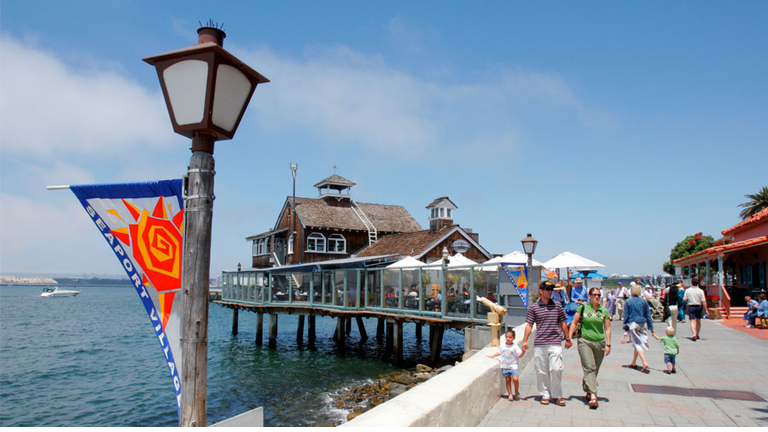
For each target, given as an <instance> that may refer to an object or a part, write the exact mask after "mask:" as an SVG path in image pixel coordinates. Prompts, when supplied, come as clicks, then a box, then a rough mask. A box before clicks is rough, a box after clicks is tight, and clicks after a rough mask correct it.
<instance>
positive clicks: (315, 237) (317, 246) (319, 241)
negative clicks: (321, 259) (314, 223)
mask: <svg viewBox="0 0 768 432" xmlns="http://www.w3.org/2000/svg"><path fill="white" fill-rule="evenodd" d="M307 252H325V236H324V235H322V234H320V233H312V234H310V235H309V237H307Z"/></svg>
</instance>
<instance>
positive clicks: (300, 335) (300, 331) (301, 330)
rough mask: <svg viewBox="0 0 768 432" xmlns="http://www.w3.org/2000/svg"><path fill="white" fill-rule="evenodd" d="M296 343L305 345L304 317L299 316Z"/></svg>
mask: <svg viewBox="0 0 768 432" xmlns="http://www.w3.org/2000/svg"><path fill="white" fill-rule="evenodd" d="M296 343H297V344H298V345H299V346H301V345H304V315H299V324H298V326H297V327H296Z"/></svg>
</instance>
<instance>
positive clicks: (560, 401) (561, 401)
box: [555, 398, 565, 406]
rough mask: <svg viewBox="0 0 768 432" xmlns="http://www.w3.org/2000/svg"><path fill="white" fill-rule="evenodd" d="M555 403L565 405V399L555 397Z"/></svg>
mask: <svg viewBox="0 0 768 432" xmlns="http://www.w3.org/2000/svg"><path fill="white" fill-rule="evenodd" d="M555 404H557V406H565V399H563V398H557V399H555Z"/></svg>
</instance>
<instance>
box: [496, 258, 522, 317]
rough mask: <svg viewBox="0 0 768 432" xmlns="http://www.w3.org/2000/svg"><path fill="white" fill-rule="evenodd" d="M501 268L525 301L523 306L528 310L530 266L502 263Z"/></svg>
mask: <svg viewBox="0 0 768 432" xmlns="http://www.w3.org/2000/svg"><path fill="white" fill-rule="evenodd" d="M501 268H502V269H503V270H504V273H506V274H507V278H509V281H510V282H511V283H512V286H514V287H515V289H516V290H517V294H518V295H519V296H520V299H521V300H522V301H523V306H525V307H526V308H528V266H526V265H525V264H509V263H501Z"/></svg>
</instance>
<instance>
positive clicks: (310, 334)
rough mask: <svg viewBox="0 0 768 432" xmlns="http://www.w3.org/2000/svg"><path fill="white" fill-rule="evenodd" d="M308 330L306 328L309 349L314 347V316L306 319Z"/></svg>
mask: <svg viewBox="0 0 768 432" xmlns="http://www.w3.org/2000/svg"><path fill="white" fill-rule="evenodd" d="M308 321H309V322H308V324H309V325H308V328H307V342H308V344H309V347H310V348H314V347H315V338H316V336H315V315H310V316H309V319H308Z"/></svg>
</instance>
